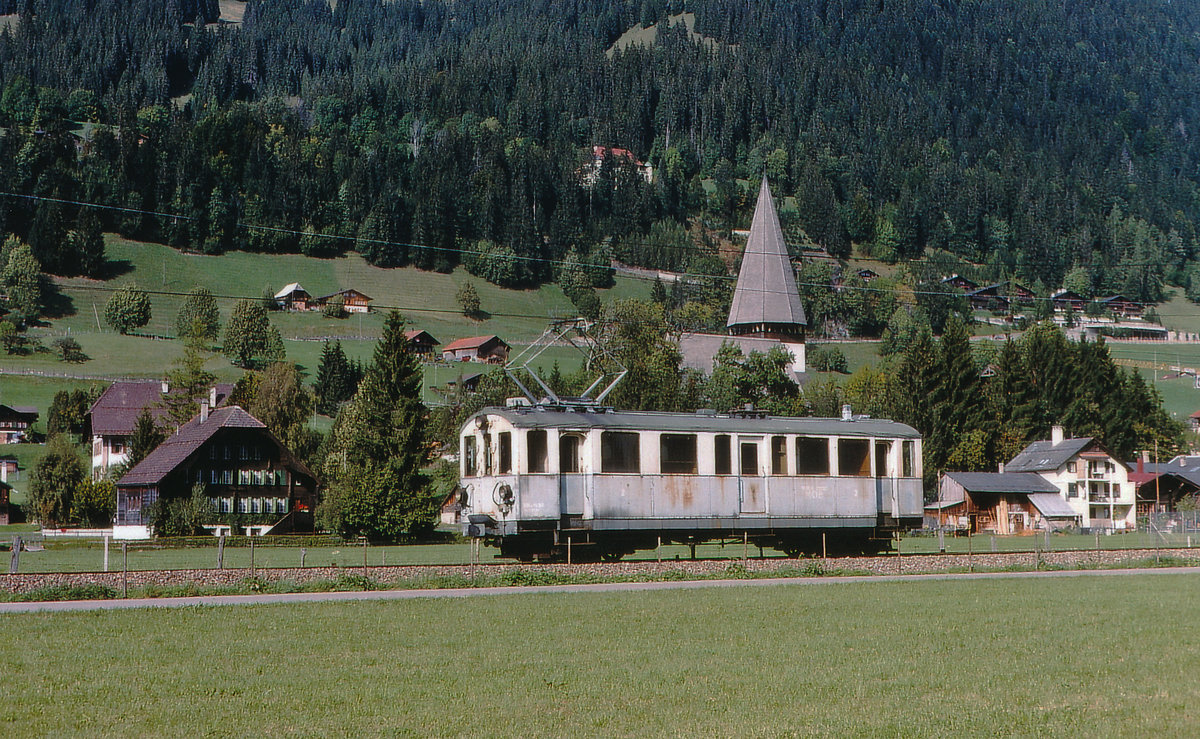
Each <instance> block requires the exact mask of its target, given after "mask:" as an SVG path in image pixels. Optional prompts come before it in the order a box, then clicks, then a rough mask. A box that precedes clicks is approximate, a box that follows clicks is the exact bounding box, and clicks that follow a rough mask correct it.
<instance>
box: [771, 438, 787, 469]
mask: <svg viewBox="0 0 1200 739" xmlns="http://www.w3.org/2000/svg"><path fill="white" fill-rule="evenodd" d="M771 474H772V475H786V474H787V438H786V437H783V436H772V437H771Z"/></svg>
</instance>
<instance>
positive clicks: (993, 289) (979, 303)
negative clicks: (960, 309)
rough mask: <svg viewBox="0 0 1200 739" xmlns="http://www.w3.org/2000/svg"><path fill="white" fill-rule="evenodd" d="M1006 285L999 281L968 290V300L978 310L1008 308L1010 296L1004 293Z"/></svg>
mask: <svg viewBox="0 0 1200 739" xmlns="http://www.w3.org/2000/svg"><path fill="white" fill-rule="evenodd" d="M1003 288H1004V285H1003V284H1002V283H997V284H995V285H987V286H986V287H980V288H977V289H975V290H968V291H967V302H968V303H970V304H971V307H972V308H974V309H976V310H1008V307H1009V301H1008V297H1007V296H1006V295H1004V293H1003Z"/></svg>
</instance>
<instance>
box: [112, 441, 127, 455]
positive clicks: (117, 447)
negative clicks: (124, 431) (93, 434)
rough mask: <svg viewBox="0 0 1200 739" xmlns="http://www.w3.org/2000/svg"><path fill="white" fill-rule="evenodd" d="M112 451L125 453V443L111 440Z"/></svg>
mask: <svg viewBox="0 0 1200 739" xmlns="http://www.w3.org/2000/svg"><path fill="white" fill-rule="evenodd" d="M112 453H113V454H124V453H125V445H124V444H122V443H121V442H120V441H113V443H112Z"/></svg>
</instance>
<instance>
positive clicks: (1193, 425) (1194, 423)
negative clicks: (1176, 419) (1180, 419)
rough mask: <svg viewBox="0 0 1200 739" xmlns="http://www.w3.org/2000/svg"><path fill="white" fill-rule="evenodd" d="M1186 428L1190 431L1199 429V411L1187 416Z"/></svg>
mask: <svg viewBox="0 0 1200 739" xmlns="http://www.w3.org/2000/svg"><path fill="white" fill-rule="evenodd" d="M1188 428H1190V429H1191V430H1192V431H1200V411H1196V412H1195V413H1193V414H1192V415H1190V416H1188Z"/></svg>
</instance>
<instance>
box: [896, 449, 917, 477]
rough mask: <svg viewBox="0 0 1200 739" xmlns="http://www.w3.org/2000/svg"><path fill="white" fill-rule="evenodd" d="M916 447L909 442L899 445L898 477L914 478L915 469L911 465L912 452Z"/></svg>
mask: <svg viewBox="0 0 1200 739" xmlns="http://www.w3.org/2000/svg"><path fill="white" fill-rule="evenodd" d="M915 448H916V445H915V444H913V443H912V442H911V441H906V442H904V443H903V444H901V445H900V475H901V476H902V477H915V476H916V469H915V465H913V456H914V455H913V451H914V450H915Z"/></svg>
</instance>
